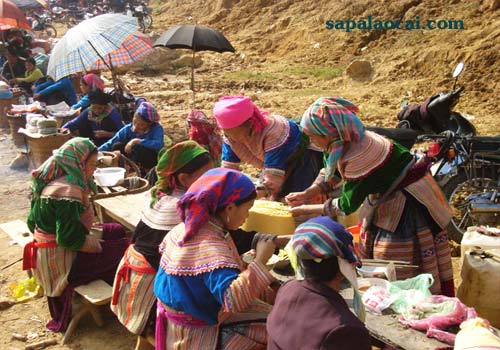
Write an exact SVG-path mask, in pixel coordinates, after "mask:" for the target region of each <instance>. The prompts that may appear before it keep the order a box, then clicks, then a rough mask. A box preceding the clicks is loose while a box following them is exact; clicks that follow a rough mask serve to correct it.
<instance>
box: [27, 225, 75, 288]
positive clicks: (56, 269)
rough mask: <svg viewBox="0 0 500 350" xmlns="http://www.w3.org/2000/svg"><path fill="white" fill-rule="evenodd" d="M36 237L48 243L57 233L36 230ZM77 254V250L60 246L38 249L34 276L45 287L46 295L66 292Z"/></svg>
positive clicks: (37, 239) (53, 239)
mask: <svg viewBox="0 0 500 350" xmlns="http://www.w3.org/2000/svg"><path fill="white" fill-rule="evenodd" d="M34 238H35V240H36V241H37V242H41V243H47V242H54V241H55V240H56V235H54V234H45V233H41V232H39V231H36V230H35V235H34ZM76 254H77V252H76V251H73V250H69V249H65V248H63V247H60V246H57V247H52V248H39V249H37V252H36V255H37V256H36V268H34V269H33V276H35V279H36V280H37V282H38V283H39V284H40V285H41V286H42V287H43V290H44V292H45V295H46V296H48V297H58V296H60V295H61V294H62V293H63V292H64V290H65V289H66V287H67V286H68V276H69V273H70V271H71V266H72V265H73V261H74V260H75V258H76Z"/></svg>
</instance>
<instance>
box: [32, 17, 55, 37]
mask: <svg viewBox="0 0 500 350" xmlns="http://www.w3.org/2000/svg"><path fill="white" fill-rule="evenodd" d="M33 18H34V20H33V24H32V25H31V28H32V29H33V31H34V32H42V33H43V34H46V35H47V36H48V37H49V38H55V37H57V30H56V28H54V26H53V25H52V24H50V21H51V18H50V17H49V16H48V15H46V14H43V15H37V14H34V15H33Z"/></svg>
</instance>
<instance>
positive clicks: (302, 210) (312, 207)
mask: <svg viewBox="0 0 500 350" xmlns="http://www.w3.org/2000/svg"><path fill="white" fill-rule="evenodd" d="M290 213H292V215H293V216H303V215H314V216H317V215H322V214H323V204H303V205H299V206H298V207H294V208H290Z"/></svg>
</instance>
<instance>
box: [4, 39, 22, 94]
mask: <svg viewBox="0 0 500 350" xmlns="http://www.w3.org/2000/svg"><path fill="white" fill-rule="evenodd" d="M2 40H3V42H4V43H5V44H6V46H7V45H8V44H7V41H6V40H5V30H2ZM7 51H8V50H7ZM8 54H9V55H10V54H11V53H10V52H8ZM16 57H17V55H16ZM17 59H19V57H18V58H17ZM7 65H8V66H9V70H10V74H11V76H12V79H14V81H16V80H15V79H16V76H15V75H14V68H12V64H10V61H9V60H8V59H7ZM2 73H3V72H2ZM7 83H8V84H10V81H8V80H7ZM14 85H17V84H16V83H14Z"/></svg>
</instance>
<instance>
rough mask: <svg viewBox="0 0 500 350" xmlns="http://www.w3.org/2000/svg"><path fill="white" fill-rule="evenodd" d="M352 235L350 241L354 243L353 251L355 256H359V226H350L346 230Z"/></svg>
mask: <svg viewBox="0 0 500 350" xmlns="http://www.w3.org/2000/svg"><path fill="white" fill-rule="evenodd" d="M346 230H347V231H349V233H350V234H351V235H352V241H353V243H354V250H355V251H356V254H358V255H359V234H360V232H361V227H359V226H357V225H356V226H351V227H348V228H347V229H346Z"/></svg>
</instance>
